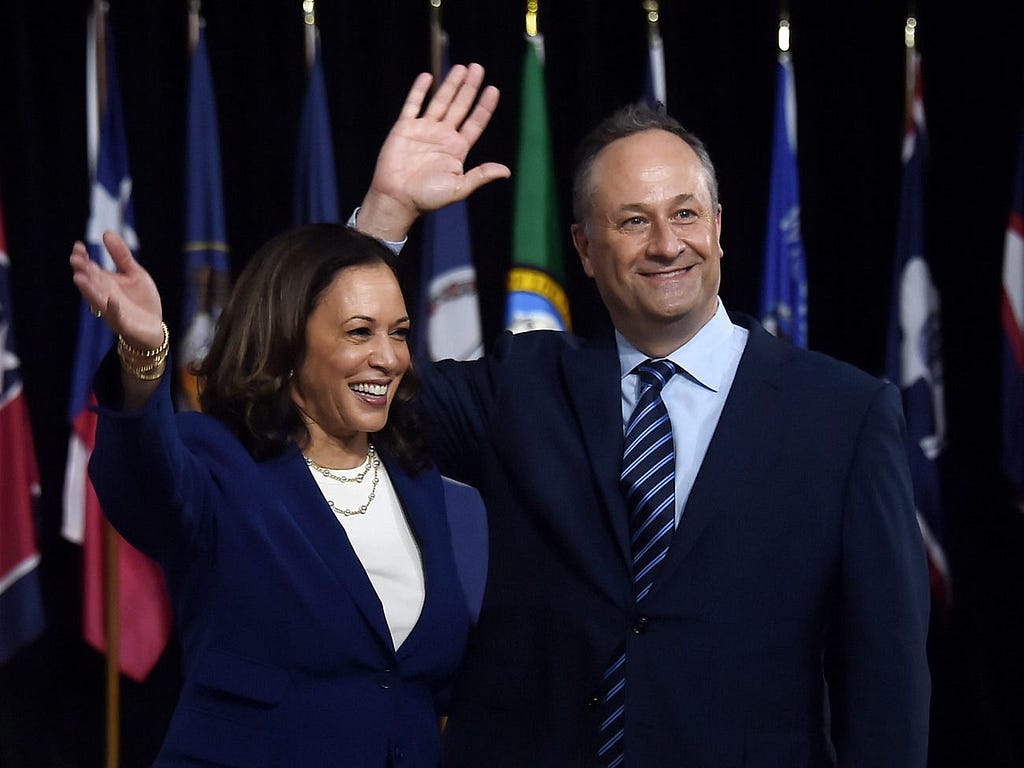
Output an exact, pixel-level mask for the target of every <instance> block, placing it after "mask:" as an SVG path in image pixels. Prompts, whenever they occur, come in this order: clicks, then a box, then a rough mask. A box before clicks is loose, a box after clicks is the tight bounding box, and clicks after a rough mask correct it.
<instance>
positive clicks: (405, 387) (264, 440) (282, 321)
mask: <svg viewBox="0 0 1024 768" xmlns="http://www.w3.org/2000/svg"><path fill="white" fill-rule="evenodd" d="M371 264H384V265H386V266H387V267H388V268H389V269H391V271H392V272H396V269H395V259H394V255H393V254H392V253H391V251H389V250H388V249H387V248H386V247H385V246H384V245H382V244H381V243H379V242H378V241H376V240H374V239H373V238H371V237H367V236H366V235H363V234H361V233H359V232H357V231H355V230H354V229H351V228H350V227H346V226H343V225H341V224H311V225H308V226H303V227H298V228H297V229H292V230H289V231H287V232H284V233H282V234H280V235H278V236H277V237H275V238H273V239H272V240H270V241H269V242H268V243H266V244H265V245H264V246H263V247H261V248H260V249H259V250H258V251H257V252H256V254H255V255H254V256H253V257H252V259H251V260H250V261H249V263H248V264H247V265H246V267H245V269H244V270H242V274H241V275H239V277H238V281H237V282H236V283H235V287H234V289H233V291H232V293H231V298H230V299H229V300H228V303H227V306H226V307H225V309H224V311H223V313H222V314H221V316H220V319H219V320H218V322H217V330H216V332H215V333H214V337H213V342H212V343H211V344H210V349H209V352H208V353H207V355H206V358H205V359H204V360H203V361H202V362H201V363H200V364H199V365H198V366H197V368H196V369H195V371H194V372H195V374H196V375H197V376H198V377H199V381H200V387H201V390H200V394H199V403H200V406H201V407H202V409H203V412H204V413H207V414H209V415H210V416H213V417H214V418H217V419H219V420H220V421H222V422H224V423H225V424H226V425H227V426H228V427H229V428H230V429H231V431H232V432H234V433H235V434H236V435H237V436H238V438H239V439H240V440H241V441H242V443H243V444H244V445H245V447H246V449H248V451H249V453H250V454H252V456H253V457H254V458H255V459H257V460H262V459H266V458H270V457H272V456H276V455H278V454H280V453H281V452H282V451H283V450H284V449H285V447H286V446H288V445H289V444H291V443H293V442H298V443H300V444H301V443H302V442H303V440H304V438H305V436H306V434H307V433H306V426H305V424H304V423H303V421H302V417H301V415H300V413H299V409H298V407H297V406H296V405H295V403H294V401H293V400H292V396H291V385H292V381H291V377H292V375H293V371H295V370H296V369H298V368H299V367H300V366H301V364H302V361H303V360H304V359H305V356H306V323H307V322H308V320H309V316H310V315H311V314H312V313H313V310H314V309H315V308H316V306H317V304H318V303H319V302H320V300H321V298H322V296H323V294H324V292H325V291H326V290H327V288H328V286H330V285H331V283H332V282H333V281H334V278H335V277H336V276H337V275H338V273H339V272H341V271H342V270H344V269H347V268H348V267H355V266H362V265H371ZM396 274H397V273H396ZM417 385H418V379H417V377H416V376H415V374H414V372H413V371H412V369H411V368H410V370H409V371H407V372H406V374H405V376H403V377H402V381H401V383H400V384H399V387H398V391H397V392H396V393H395V397H394V400H393V401H392V403H391V410H390V412H389V414H388V421H387V424H386V425H385V427H384V428H383V429H382V430H381V431H380V432H378V433H376V435H375V436H374V443H375V444H376V445H377V446H378V447H379V448H382V449H384V450H385V451H387V452H388V453H390V454H392V455H394V456H395V457H396V458H398V460H399V461H400V462H401V464H402V466H403V467H404V468H405V469H406V470H407V471H410V472H416V471H418V470H420V469H422V468H424V467H425V466H427V464H428V463H429V462H428V460H427V458H426V450H425V443H424V440H423V431H422V428H421V424H420V419H419V417H418V414H417V411H416V410H415V408H414V406H413V403H412V401H413V398H414V396H415V394H416V390H417V388H418V387H417Z"/></svg>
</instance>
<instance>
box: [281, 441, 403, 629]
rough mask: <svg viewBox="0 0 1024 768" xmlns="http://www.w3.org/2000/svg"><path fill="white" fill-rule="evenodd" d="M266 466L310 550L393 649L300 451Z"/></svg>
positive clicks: (369, 589) (369, 588) (377, 606)
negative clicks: (281, 491) (281, 490)
mask: <svg viewBox="0 0 1024 768" xmlns="http://www.w3.org/2000/svg"><path fill="white" fill-rule="evenodd" d="M266 466H267V468H268V470H269V471H270V472H271V473H272V474H276V475H277V478H274V477H272V478H271V484H272V485H273V484H275V483H276V484H277V487H280V488H283V489H284V491H285V493H284V498H285V499H286V501H285V503H286V504H287V506H288V510H289V511H290V512H291V515H292V518H293V519H294V520H295V523H296V524H297V525H298V526H299V528H300V529H301V530H302V532H303V534H304V535H305V538H306V540H307V541H308V542H309V546H310V549H311V550H313V551H314V552H315V553H316V554H317V556H319V558H320V559H321V560H322V561H323V563H324V565H326V566H327V568H328V570H329V571H330V572H331V573H332V574H333V575H334V577H335V578H336V579H337V581H338V582H339V583H340V584H341V586H342V588H343V589H345V590H346V591H347V592H348V594H349V595H350V596H351V597H352V600H353V602H354V603H355V604H356V607H357V608H358V609H359V612H360V613H362V615H363V617H364V618H365V619H366V622H367V623H368V624H369V625H370V626H371V627H372V628H373V630H374V632H376V633H377V635H378V637H379V638H380V640H381V642H382V643H384V645H385V647H387V648H389V649H393V643H392V640H391V632H390V630H389V629H388V626H387V621H386V619H385V618H384V609H383V607H382V606H381V603H380V599H379V598H378V597H377V593H376V592H375V591H374V589H373V585H372V584H371V583H370V577H369V576H367V575H366V570H365V569H364V568H363V564H362V563H361V562H360V560H359V557H358V556H357V555H356V552H355V550H354V549H353V548H352V545H351V543H349V540H348V536H347V535H346V534H345V529H344V528H342V526H341V524H340V523H338V520H337V518H336V517H335V516H334V512H332V511H331V508H330V507H329V506H328V505H327V502H326V500H325V499H324V497H323V494H322V493H321V492H320V489H319V488H318V487H317V484H316V481H315V480H313V477H312V476H311V475H310V473H309V469H308V467H306V464H305V461H304V460H303V459H302V456H301V454H300V453H299V450H298V449H297V448H291V449H288V451H286V452H285V455H284V456H281V457H280V458H278V459H276V460H273V461H271V462H267V465H266Z"/></svg>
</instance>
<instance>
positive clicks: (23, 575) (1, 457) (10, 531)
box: [0, 212, 44, 664]
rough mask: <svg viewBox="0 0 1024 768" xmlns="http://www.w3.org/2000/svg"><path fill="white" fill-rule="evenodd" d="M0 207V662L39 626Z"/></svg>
mask: <svg viewBox="0 0 1024 768" xmlns="http://www.w3.org/2000/svg"><path fill="white" fill-rule="evenodd" d="M9 267H10V261H9V259H8V257H7V241H6V238H5V235H4V221H3V214H2V212H0V467H3V473H2V474H0V664H3V663H4V662H5V661H8V660H9V659H11V658H12V657H13V656H14V654H16V653H17V652H18V651H19V650H21V649H22V648H24V647H25V646H26V645H28V644H29V643H30V642H32V640H34V639H35V638H36V637H37V636H38V635H39V633H40V632H42V631H43V625H44V616H43V597H42V591H41V589H40V585H39V548H38V547H37V546H36V514H37V509H36V505H37V503H38V501H39V470H38V468H37V467H36V455H35V450H34V449H33V446H32V425H31V424H30V423H29V419H28V406H27V405H26V403H25V396H24V394H23V393H22V386H21V373H20V370H19V369H20V368H21V362H20V361H19V360H18V355H17V352H16V350H15V344H14V317H13V315H14V313H13V311H12V309H11V291H10V287H9V283H8V270H9Z"/></svg>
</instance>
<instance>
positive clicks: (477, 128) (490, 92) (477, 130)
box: [459, 85, 501, 147]
mask: <svg viewBox="0 0 1024 768" xmlns="http://www.w3.org/2000/svg"><path fill="white" fill-rule="evenodd" d="M500 95H501V94H500V93H499V92H498V89H497V88H495V87H494V86H493V85H489V86H487V87H486V88H484V91H483V93H481V94H480V98H479V100H477V103H476V107H474V108H473V111H472V112H471V113H470V115H469V117H468V118H466V120H465V122H464V123H463V124H462V127H461V128H460V129H459V133H460V134H462V137H463V138H464V139H465V140H466V141H467V142H468V144H469V146H471V147H472V146H473V145H474V144H476V140H477V139H479V138H480V134H482V133H483V132H484V128H486V127H487V124H488V123H489V122H491V117H492V116H493V115H494V110H495V109H497V107H498V98H499V97H500Z"/></svg>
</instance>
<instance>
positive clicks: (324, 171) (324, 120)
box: [292, 37, 338, 226]
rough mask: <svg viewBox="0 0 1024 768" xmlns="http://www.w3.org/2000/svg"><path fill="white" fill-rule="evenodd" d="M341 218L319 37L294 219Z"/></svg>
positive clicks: (298, 162) (301, 144)
mask: <svg viewBox="0 0 1024 768" xmlns="http://www.w3.org/2000/svg"><path fill="white" fill-rule="evenodd" d="M321 221H338V179H337V176H336V175H335V171H334V145H333V144H332V143H331V118H330V113H329V112H328V110H327V87H326V85H325V84H324V64H323V59H322V58H321V53H320V39H319V37H317V41H316V53H315V54H314V56H313V68H312V69H311V70H310V72H309V84H308V86H307V87H306V100H305V102H304V103H303V105H302V118H301V121H300V123H299V151H298V156H297V157H296V161H295V194H294V197H293V201H292V223H293V224H295V225H296V226H298V225H299V224H312V223H316V222H321Z"/></svg>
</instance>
